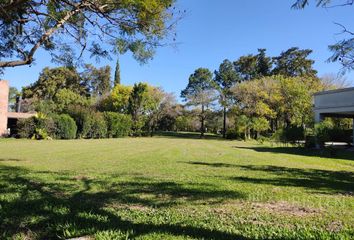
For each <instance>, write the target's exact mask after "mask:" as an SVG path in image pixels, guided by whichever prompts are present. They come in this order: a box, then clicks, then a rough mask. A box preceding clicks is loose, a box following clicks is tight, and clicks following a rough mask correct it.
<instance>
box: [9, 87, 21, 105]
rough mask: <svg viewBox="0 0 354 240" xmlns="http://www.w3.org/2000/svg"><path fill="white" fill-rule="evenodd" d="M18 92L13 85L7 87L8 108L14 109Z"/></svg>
mask: <svg viewBox="0 0 354 240" xmlns="http://www.w3.org/2000/svg"><path fill="white" fill-rule="evenodd" d="M20 95H21V94H20V92H19V91H18V90H17V88H15V87H10V89H9V108H10V110H11V111H15V110H16V99H17V98H18V97H19V96H20Z"/></svg>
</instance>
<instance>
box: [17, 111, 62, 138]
mask: <svg viewBox="0 0 354 240" xmlns="http://www.w3.org/2000/svg"><path fill="white" fill-rule="evenodd" d="M54 130H55V126H54V122H53V119H52V118H50V117H47V116H46V115H44V114H43V113H38V114H37V115H36V116H34V117H31V118H28V119H20V120H19V121H18V123H17V131H18V136H19V137H21V138H32V139H37V140H41V139H47V138H48V136H49V135H51V134H52V133H53V132H54Z"/></svg>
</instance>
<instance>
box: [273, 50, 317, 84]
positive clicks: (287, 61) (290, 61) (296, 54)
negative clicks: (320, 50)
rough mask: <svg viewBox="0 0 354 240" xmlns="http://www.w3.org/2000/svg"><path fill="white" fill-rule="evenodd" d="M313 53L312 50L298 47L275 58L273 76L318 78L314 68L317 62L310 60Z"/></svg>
mask: <svg viewBox="0 0 354 240" xmlns="http://www.w3.org/2000/svg"><path fill="white" fill-rule="evenodd" d="M311 53H312V50H310V49H304V50H301V49H299V48H297V47H293V48H290V49H288V50H286V51H284V52H282V53H281V54H280V56H278V57H274V58H273V61H274V64H275V67H274V69H273V75H283V76H287V77H310V78H314V77H316V74H317V71H316V70H315V69H314V68H313V64H314V63H315V61H313V60H311V59H308V56H309V55H310V54H311Z"/></svg>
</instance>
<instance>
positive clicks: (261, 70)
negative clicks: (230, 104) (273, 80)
mask: <svg viewBox="0 0 354 240" xmlns="http://www.w3.org/2000/svg"><path fill="white" fill-rule="evenodd" d="M234 66H235V69H236V71H237V73H238V74H239V75H240V76H241V78H242V80H246V81H247V80H251V79H256V78H261V77H265V76H268V75H270V71H271V69H272V59H271V58H270V57H268V56H266V49H258V54H257V55H251V54H250V55H246V56H241V57H240V58H239V59H237V60H236V61H235V62H234Z"/></svg>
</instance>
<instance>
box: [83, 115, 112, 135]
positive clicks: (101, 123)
mask: <svg viewBox="0 0 354 240" xmlns="http://www.w3.org/2000/svg"><path fill="white" fill-rule="evenodd" d="M88 122H89V124H91V127H90V128H88V126H89V124H88V125H87V126H86V127H87V129H86V130H88V131H87V132H86V138H105V137H107V124H106V121H105V119H104V117H103V114H102V113H100V112H91V113H90V115H89V121H88Z"/></svg>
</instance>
